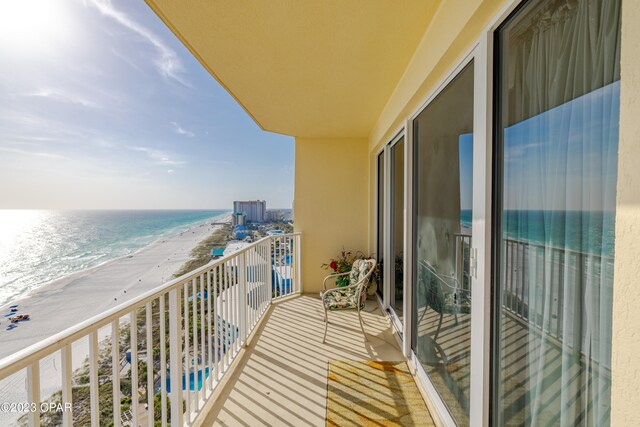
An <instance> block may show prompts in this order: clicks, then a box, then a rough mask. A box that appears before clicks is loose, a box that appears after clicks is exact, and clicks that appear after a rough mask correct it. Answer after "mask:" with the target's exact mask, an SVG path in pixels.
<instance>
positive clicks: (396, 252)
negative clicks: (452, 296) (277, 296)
mask: <svg viewBox="0 0 640 427" xmlns="http://www.w3.org/2000/svg"><path fill="white" fill-rule="evenodd" d="M390 154H391V159H390V161H391V173H390V174H389V175H390V176H389V179H390V180H391V182H390V185H389V188H390V189H391V198H390V199H391V215H389V216H390V221H391V227H390V231H391V236H390V240H391V242H390V243H391V258H390V260H392V261H393V271H391V272H390V273H391V274H389V282H390V283H389V291H390V295H389V307H390V308H391V310H393V312H394V313H395V315H396V317H397V318H398V319H399V320H400V323H402V319H403V310H404V308H403V303H404V273H403V269H404V265H403V264H404V252H403V251H404V136H402V137H400V139H399V140H397V141H396V142H395V143H393V144H392V145H391V147H390ZM388 265H389V266H391V265H392V264H391V262H389V263H388Z"/></svg>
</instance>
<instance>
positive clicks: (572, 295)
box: [492, 0, 620, 426]
mask: <svg viewBox="0 0 640 427" xmlns="http://www.w3.org/2000/svg"><path fill="white" fill-rule="evenodd" d="M495 57H496V59H497V61H496V64H495V71H496V73H497V74H496V79H495V82H496V84H495V91H496V92H495V98H494V99H495V105H496V110H495V114H496V128H495V130H494V134H495V138H496V141H495V150H494V159H495V160H494V165H495V167H496V170H495V181H494V196H495V197H496V199H495V201H494V215H495V217H494V232H495V235H494V243H493V246H494V267H493V268H494V274H493V275H494V283H493V286H494V292H493V293H494V295H495V300H494V302H493V303H494V310H493V312H494V316H495V318H494V319H493V323H494V330H493V333H494V339H493V342H494V348H493V357H494V363H493V388H492V389H493V396H495V398H494V399H492V400H493V402H494V408H493V414H494V415H493V424H494V425H535V426H549V425H572V426H573V425H586V426H606V425H609V423H610V394H611V317H612V312H611V310H612V290H613V259H614V227H615V224H614V219H615V206H616V178H617V152H618V150H617V145H618V122H619V104H620V1H619V0H562V1H558V0H542V1H530V2H526V3H525V4H524V5H523V6H522V7H521V8H519V9H518V10H517V11H516V12H515V13H514V14H512V16H511V17H510V18H508V19H507V21H506V22H504V23H503V24H502V26H501V27H500V28H498V30H497V31H496V44H495Z"/></svg>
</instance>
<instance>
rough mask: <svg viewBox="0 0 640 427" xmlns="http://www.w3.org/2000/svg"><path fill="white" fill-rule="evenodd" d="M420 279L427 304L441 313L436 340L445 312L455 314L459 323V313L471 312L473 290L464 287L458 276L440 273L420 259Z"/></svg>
mask: <svg viewBox="0 0 640 427" xmlns="http://www.w3.org/2000/svg"><path fill="white" fill-rule="evenodd" d="M418 281H419V284H420V285H421V286H422V288H423V291H424V293H425V294H426V297H427V298H426V299H427V306H428V307H430V308H431V309H433V310H434V311H435V312H437V313H439V314H440V319H439V321H438V328H437V329H436V333H435V335H434V337H433V339H434V341H435V340H437V339H438V334H440V328H441V327H442V320H443V317H444V315H445V314H451V315H453V316H454V318H455V322H456V325H457V324H458V314H470V313H471V290H469V289H464V288H462V287H461V286H460V284H459V282H458V279H457V278H455V277H453V276H447V275H443V274H439V273H438V272H437V271H436V269H435V267H433V266H432V265H431V264H430V263H429V262H428V261H426V260H422V261H420V276H419V279H418ZM426 312H427V310H426V309H425V310H424V311H423V312H422V315H421V316H420V320H418V324H420V322H421V321H422V318H423V317H424V315H425V314H426Z"/></svg>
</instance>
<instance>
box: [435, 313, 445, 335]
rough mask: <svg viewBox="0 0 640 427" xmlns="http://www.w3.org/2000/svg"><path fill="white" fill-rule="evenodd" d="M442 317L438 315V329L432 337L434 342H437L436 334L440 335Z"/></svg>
mask: <svg viewBox="0 0 640 427" xmlns="http://www.w3.org/2000/svg"><path fill="white" fill-rule="evenodd" d="M443 317H444V315H443V314H442V313H440V320H439V321H438V329H436V334H435V335H434V337H433V340H434V341H437V340H438V334H439V333H440V328H441V327H442V318H443Z"/></svg>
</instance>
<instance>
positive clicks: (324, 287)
mask: <svg viewBox="0 0 640 427" xmlns="http://www.w3.org/2000/svg"><path fill="white" fill-rule="evenodd" d="M349 273H351V272H350V271H347V272H345V273H333V274H330V275H328V276H327V277H325V278H324V281H323V282H322V288H323V289H324V290H325V291H326V290H327V280H329V279H335V278H336V277H340V276H346V275H347V274H349Z"/></svg>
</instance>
